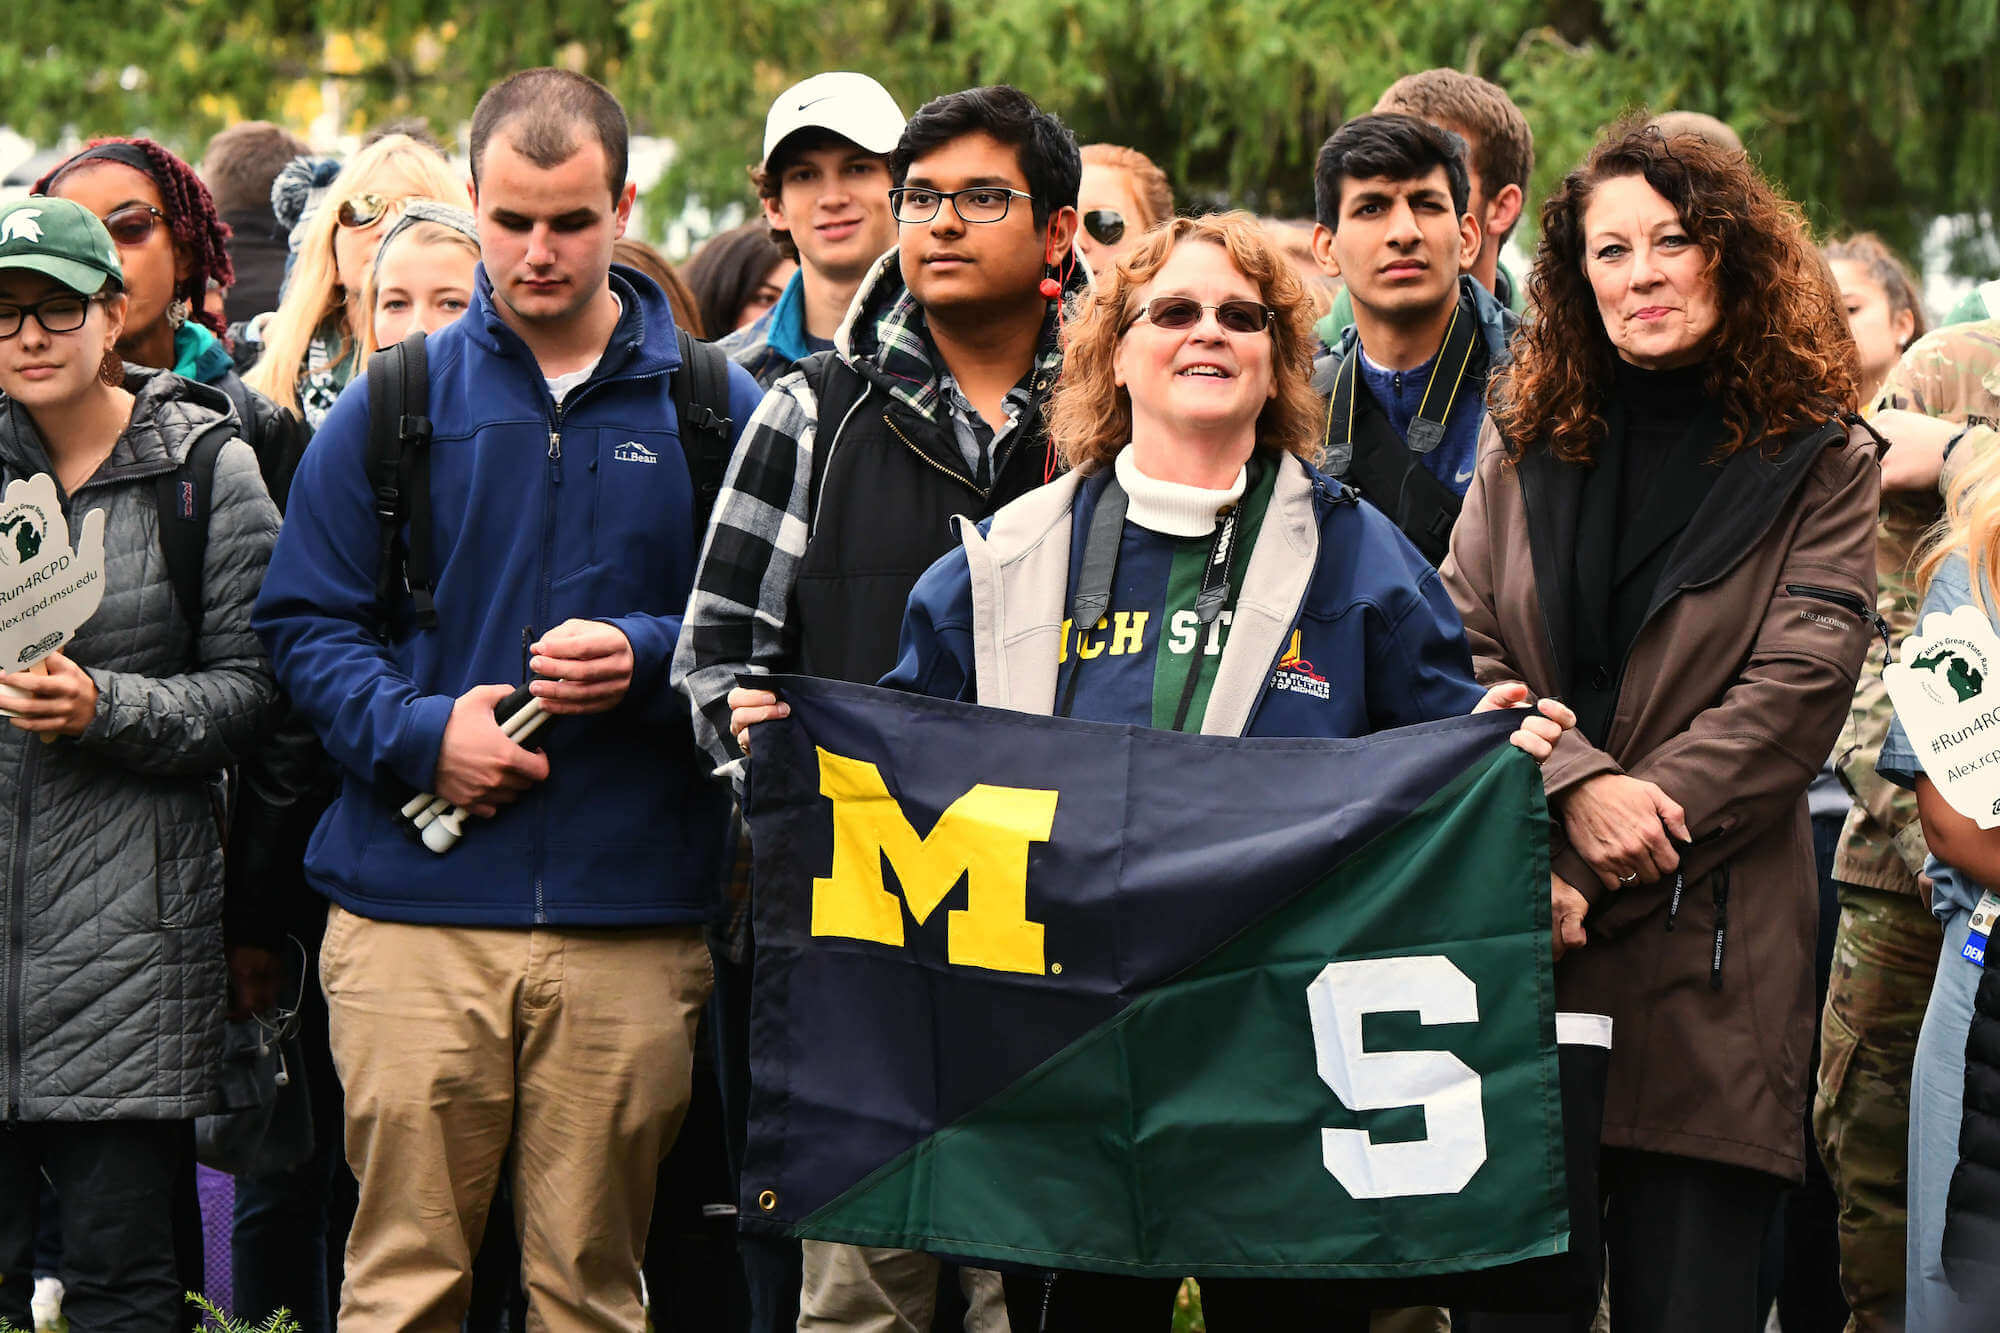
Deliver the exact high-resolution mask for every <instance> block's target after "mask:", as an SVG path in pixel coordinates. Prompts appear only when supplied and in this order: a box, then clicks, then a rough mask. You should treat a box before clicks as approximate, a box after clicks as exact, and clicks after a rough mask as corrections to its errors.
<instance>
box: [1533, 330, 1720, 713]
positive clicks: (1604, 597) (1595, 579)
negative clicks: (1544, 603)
mask: <svg viewBox="0 0 2000 1333" xmlns="http://www.w3.org/2000/svg"><path fill="white" fill-rule="evenodd" d="M1705 371H1706V368H1705V367H1704V366H1701V365H1699V364H1697V365H1692V366H1685V367H1682V368H1681V369H1678V370H1641V369H1640V368H1639V367H1637V366H1633V365H1627V364H1626V363H1625V362H1623V361H1620V362H1619V363H1618V371H1617V375H1616V377H1615V379H1614V380H1613V384H1612V391H1611V393H1610V395H1609V396H1608V398H1607V400H1606V402H1605V406H1604V420H1605V426H1606V437H1605V440H1604V443H1603V444H1602V445H1601V446H1599V447H1598V448H1597V450H1595V457H1594V459H1593V460H1592V466H1591V468H1590V475H1589V476H1588V478H1587V479H1586V480H1585V482H1584V485H1583V495H1582V508H1581V512H1580V513H1579V514H1578V516H1577V529H1576V583H1575V587H1576V598H1577V605H1576V607H1575V608H1574V614H1573V615H1572V617H1571V622H1570V623H1571V627H1572V637H1571V646H1572V649H1573V658H1572V660H1573V661H1574V662H1575V664H1576V668H1577V669H1576V672H1575V676H1574V681H1575V690H1574V694H1575V697H1574V698H1572V699H1571V700H1570V702H1571V704H1572V705H1574V706H1575V708H1576V710H1577V726H1578V729H1579V730H1581V731H1582V732H1583V733H1584V735H1585V736H1587V737H1589V738H1590V740H1591V741H1592V743H1594V744H1597V745H1602V744H1604V742H1605V733H1606V732H1607V731H1608V730H1609V728H1610V724H1611V715H1612V713H1613V712H1614V711H1615V710H1616V707H1617V702H1618V699H1617V682H1618V679H1619V678H1620V676H1621V675H1622V674H1623V670H1624V665H1625V658H1626V656H1627V655H1628V654H1629V653H1630V652H1631V650H1632V642H1633V640H1634V639H1636V638H1637V637H1638V635H1639V630H1640V629H1641V628H1642V627H1643V626H1644V624H1645V619H1646V613H1647V612H1648V611H1649V610H1650V609H1651V607H1652V604H1653V602H1654V600H1655V597H1656V594H1657V593H1658V592H1659V587H1658V585H1659V581H1660V577H1661V575H1662V574H1663V573H1664V572H1665V570H1666V567H1667V562H1668V558H1669V557H1670V556H1671V555H1672V554H1673V550H1674V547H1675V546H1676V545H1677V544H1678V542H1679V539H1680V536H1681V534H1682V533H1683V532H1684V531H1685V530H1686V528H1687V525H1688V523H1689V521H1690V520H1691V519H1693V517H1694V515H1695V512H1696V511H1697V510H1698V509H1700V508H1701V504H1702V501H1703V500H1705V499H1707V498H1708V492H1709V488H1710V487H1711V486H1713V485H1714V483H1715V478H1716V476H1717V475H1718V474H1719V473H1720V471H1721V469H1720V468H1718V467H1717V466H1716V465H1715V464H1713V463H1712V462H1710V461H1709V460H1710V459H1711V458H1712V457H1713V455H1714V453H1715V448H1716V446H1717V445H1718V444H1720V443H1721V442H1722V436H1723V431H1724V429H1725V427H1724V422H1723V417H1722V410H1721V407H1720V405H1719V404H1718V403H1716V402H1715V401H1714V400H1712V399H1711V398H1710V397H1709V396H1708V394H1707V393H1706V392H1705V391H1704V389H1703V387H1702V379H1703V376H1704V374H1705Z"/></svg>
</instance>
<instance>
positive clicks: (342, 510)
mask: <svg viewBox="0 0 2000 1333" xmlns="http://www.w3.org/2000/svg"><path fill="white" fill-rule="evenodd" d="M611 285H612V289H613V291H615V292H616V293H617V295H618V298H619V301H620V302H621V303H622V305H623V313H622V316H621V318H620V319H619V322H618V327H617V329H616V330H615V331H614V332H613V333H612V335H611V340H610V343H609V344H608V345H607V346H606V348H605V351H604V357H603V359H602V360H601V361H600V362H599V364H598V366H597V369H596V371H595V373H593V374H592V376H591V377H590V379H589V380H588V381H586V382H585V383H584V384H582V385H579V386H578V387H577V388H575V389H572V390H571V391H570V393H569V395H568V397H567V399H566V402H565V404H564V406H563V408H562V409H561V410H560V411H558V410H557V408H556V405H555V402H554V399H553V398H552V397H551V396H550V394H549V391H548V385H547V382H546V380H545V379H544V378H543V376H542V373H541V370H540V368H539V367H538V366H537V365H536V363H535V359H534V357H533V355H532V354H530V352H529V351H528V348H527V345H526V344H525V343H523V342H522V341H521V339H520V338H519V337H518V336H517V335H516V334H515V333H514V332H513V330H512V329H510V328H508V327H507V325H506V324H505V323H504V322H502V320H501V318H500V316H499V314H498V313H497V312H496V311H495V309H494V306H493V293H492V287H491V285H490V284H489V283H488V281H487V278H486V272H485V269H484V268H483V267H482V268H481V269H480V270H479V274H478V281H477V284H476V286H477V294H476V296H475V298H474V302H473V306H472V309H471V310H469V311H467V312H466V314H465V316H464V317H463V318H461V319H460V320H459V321H458V322H457V323H455V324H452V325H450V326H448V327H446V328H444V329H441V330H439V331H438V332H437V333H436V334H435V335H433V336H432V337H431V339H430V341H429V358H430V375H431V393H430V417H431V422H432V427H433V432H434V435H433V443H432V447H431V503H432V509H433V515H434V519H433V530H434V533H435V543H436V557H437V571H438V582H437V613H438V621H439V623H438V627H437V628H436V629H434V630H428V631H415V630H413V631H411V632H408V633H406V634H402V635H400V636H398V637H397V639H396V640H395V642H393V643H389V644H385V643H383V642H382V641H381V640H380V639H378V638H377V637H376V636H375V634H374V633H373V626H374V624H375V614H374V611H373V602H374V597H375V579H376V549H377V531H378V530H377V524H376V519H375V515H374V512H373V505H372V499H371V496H370V492H369V488H368V483H367V478H366V475H365V459H366V450H367V434H368V388H367V382H366V379H365V378H362V379H357V380H356V381H355V382H354V383H353V384H351V385H350V386H349V387H348V389H347V391H346V392H345V393H343V394H342V395H341V397H340V401H339V402H337V403H336V404H334V407H333V410H332V411H331V412H330V413H329V414H328V416H327V418H326V421H325V423H324V424H323V425H322V426H321V427H320V430H319V433H318V434H317V435H316V436H315V437H314V439H313V443H312V447H311V448H310V449H309V450H308V451H307V453H306V456H305V459H304V461H303V462H302V463H301V465H300V467H299V471H298V475H297V478H296V479H295V480H294V482H293V484H292V491H291V505H290V508H289V509H288V510H287V514H286V520H285V526H284V530H283V532H282V533H281V535H280V537H279V541H278V548H277V551H276V552H275V553H274V555H273V557H272V562H271V571H270V575H269V577H268V578H267V579H266V581H265V584H264V591H263V595H262V596H261V597H260V598H259V599H258V602H257V609H256V616H255V624H256V628H257V631H258V633H259V634H260V635H261V636H262V637H263V640H264V643H265V645H266V646H267V647H268V648H269V650H270V653H271V659H272V662H273V663H274V664H275V665H276V667H277V671H278V677H279V680H280V682H281V683H282V684H283V685H284V687H285V690H286V693H287V694H289V695H290V697H291V699H292V701H293V703H294V705H295V706H296V707H297V708H298V709H299V710H300V712H301V713H303V714H304V716H305V717H306V718H307V719H308V720H309V721H310V722H311V723H312V726H313V728H314V730H315V731H317V732H318V733H319V736H320V738H321V739H322V740H323V741H324V742H325V745H326V748H327V751H328V753H330V754H331V755H332V756H333V758H334V759H335V760H336V761H337V762H338V763H339V764H340V765H341V767H342V769H343V770H344V771H343V781H342V786H341V792H340V796H339V798H338V799H337V800H336V801H335V802H334V804H333V806H332V808H331V809H330V810H328V812H327V814H326V816H325V818H323V819H322V820H321V821H320V824H319V827H318V829H317V830H316V831H315V833H314V835H313V839H312V843H311V846H310V848H309V849H308V852H307V855H306V875H307V879H308V880H309V882H310V883H311V884H312V885H313V887H314V888H316V889H318V890H319V891H320V892H322V893H324V894H326V895H327V896H328V897H329V898H332V899H333V900H334V901H335V902H337V903H339V904H340V905H341V906H343V907H345V908H347V909H349V910H350V911H353V912H356V913H359V914H360V915H363V916H368V917H373V918H376V919H380V920H389V921H409V922H428V923H441V924H456V925H530V924H541V923H548V924H554V925H570V926H606V925H641V924H664V923H673V922H695V921H701V920H705V919H707V917H708V916H709V915H710V914H711V912H712V910H713V908H714V905H715V903H716V899H717V888H718V870H717V859H718V853H719V847H720V844H721V840H722V833H723V829H724V825H725V823H726V819H727V814H728V807H727V797H726V795H725V794H724V793H723V792H722V791H721V790H720V789H719V788H716V787H714V786H712V785H711V784H710V783H709V782H708V780H707V777H706V764H705V763H704V762H703V760H702V758H701V756H700V755H699V754H698V753H697V752H696V750H695V747H694V740H693V734H692V730H691V726H690V723H689V718H688V712H687V705H686V704H685V703H684V702H682V701H681V700H680V699H679V697H678V696H677V695H676V694H675V693H674V692H673V690H672V689H671V688H670V687H669V686H668V683H667V664H668V662H669V661H670V660H671V659H672V657H673V653H674V645H675V641H676V639H677V638H678V637H679V634H680V624H681V611H682V608H683V607H684V606H685V605H686V602H687V597H688V590H689V587H690V585H691V584H692V582H693V579H694V568H695V563H696V558H697V556H698V554H699V552H700V547H701V540H702V534H701V533H700V532H697V531H695V530H694V529H693V524H692V517H691V516H692V501H693V489H692V486H691V484H690V481H689V477H688V469H687V464H686V461H685V459H684V457H683V455H682V453H681V447H680V437H679V433H678V424H677V420H676V416H675V412H674V404H673V393H672V388H671V381H670V377H669V376H670V372H672V371H673V370H674V369H675V368H677V367H678V366H679V364H680V351H679V347H678V346H677V344H676V341H675V335H674V325H673V319H672V316H671V315H670V314H669V313H668V310H667V302H666V298H665V297H664V296H663V295H662V294H661V292H660V289H659V288H658V287H657V286H655V285H654V284H653V283H652V282H651V281H650V280H649V279H647V278H645V277H644V276H643V275H641V274H639V273H636V272H634V271H633V270H630V269H625V268H614V269H613V270H612V274H611ZM729 384H730V416H731V418H732V420H733V421H734V422H735V423H736V427H735V429H736V430H737V431H738V432H740V431H741V428H742V425H743V423H744V422H746V421H748V420H749V418H750V414H751V412H752V411H753V410H754V409H755V407H756V405H757V400H758V397H759V395H758V391H757V388H756V384H755V383H754V381H752V380H751V378H750V377H749V376H748V375H747V374H745V373H744V372H743V371H742V370H741V369H740V368H737V367H734V366H732V367H731V368H730V372H729ZM571 618H587V619H596V620H602V621H604V622H606V623H607V624H611V625H615V626H617V627H618V629H619V630H621V631H623V633H624V634H625V637H626V638H627V639H629V640H630V641H631V644H632V652H633V658H634V665H633V673H632V686H631V690H630V693H629V694H628V695H627V696H626V698H625V700H624V701H623V702H622V703H621V704H620V705H619V706H618V707H617V708H614V709H612V710H611V711H610V712H607V713H602V714H598V715H595V716H590V717H562V718H556V719H553V720H552V721H551V722H550V723H549V724H548V726H547V727H546V728H545V729H544V730H543V731H542V732H541V734H540V735H539V736H537V737H536V740H535V742H534V743H535V745H536V746H538V747H539V748H541V749H543V750H545V751H546V752H547V754H548V757H549V765H550V775H549V778H548V780H547V781H546V782H543V783H541V784H538V785H537V786H536V787H535V788H533V789H532V790H531V791H530V792H528V793H527V794H526V795H525V796H524V797H523V798H522V799H521V801H520V802H519V803H518V804H515V805H512V806H507V807H503V808H502V810H501V812H500V813H499V815H498V816H496V817H495V818H493V819H491V820H474V821H471V822H470V823H469V824H468V826H467V830H466V834H465V837H464V839H463V841H461V842H460V843H459V845H458V846H457V847H456V848H455V849H453V850H452V851H451V852H449V853H447V854H445V855H442V856H440V855H436V854H434V853H432V852H430V851H427V850H425V849H424V847H423V846H422V845H420V844H419V843H418V842H417V841H416V840H415V838H413V837H412V836H410V835H408V834H407V833H406V832H405V831H404V827H405V826H404V825H403V824H402V823H401V821H400V820H399V819H398V815H397V811H398V807H399V806H401V805H402V803H403V802H404V800H406V799H407V798H408V796H409V795H410V793H411V792H412V791H413V790H427V789H429V788H430V786H431V780H432V776H433V773H434V770H435V768H436V765H437V757H438V747H439V744H440V742H441V741H442V739H443V737H444V728H445V720H446V718H447V717H448V716H449V715H450V713H451V707H452V703H453V701H454V699H455V698H456V697H457V696H458V695H460V694H463V693H464V692H465V691H466V690H468V689H471V688H472V687H474V686H477V685H488V684H497V683H516V684H517V683H519V682H520V681H521V679H522V677H523V672H524V670H525V664H524V662H523V657H524V652H523V638H524V636H528V637H532V636H538V635H540V634H542V633H544V632H545V631H547V630H549V629H552V628H554V627H555V626H556V625H559V624H561V623H562V622H563V621H565V620H568V619H571Z"/></svg>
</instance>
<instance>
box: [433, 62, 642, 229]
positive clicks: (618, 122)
mask: <svg viewBox="0 0 2000 1333" xmlns="http://www.w3.org/2000/svg"><path fill="white" fill-rule="evenodd" d="M502 126H506V127H507V128H508V131H509V132H508V140H509V142H510V143H511V144H512V147H513V151H514V152H515V153H516V154H518V155H519V156H521V157H524V158H526V159H527V160H528V164H529V165H530V166H534V167H539V168H542V169H543V170H547V169H549V168H552V167H557V166H560V165H562V164H563V163H565V162H567V161H569V160H570V158H571V157H572V156H574V155H575V153H576V150H577V143H578V141H579V136H587V137H589V138H592V139H594V140H596V142H597V146H598V148H599V150H600V151H601V152H602V153H603V156H604V166H605V175H606V176H607V177H608V178H609V179H610V182H611V193H612V194H613V195H615V196H618V197H619V198H621V199H622V200H623V201H624V202H623V204H622V209H623V211H622V212H621V213H620V215H619V216H620V222H621V226H622V223H623V218H624V217H625V216H626V215H627V214H629V213H630V212H631V209H632V192H631V191H629V190H628V189H627V188H626V182H625V170H626V167H627V165H628V164H627V156H628V153H629V151H630V147H631V141H632V130H631V127H630V125H628V124H627V123H626V120H625V108H624V107H622V106H620V105H618V99H617V98H615V97H613V96H612V95H611V90H610V89H608V88H606V87H605V86H604V85H603V84H601V83H599V82H597V81H596V80H595V79H587V78H585V77H584V76H583V75H581V74H572V73H570V72H569V71H568V70H566V69H524V70H522V71H521V72H520V73H518V74H511V75H509V76H508V77H507V78H505V79H503V80H501V81H500V82H499V83H496V84H494V85H493V86H492V87H491V88H488V89H487V90H486V92H485V94H484V95H483V96H482V97H481V98H480V99H479V105H477V106H475V107H473V108H472V134H471V141H470V143H469V144H468V151H469V153H470V155H471V159H472V189H473V193H474V194H475V195H476V194H477V193H478V191H479V171H480V165H481V163H482V162H484V160H485V158H486V143H487V140H489V139H491V138H492V137H493V135H494V133H495V132H496V131H498V130H499V129H500V128H501V127H502Z"/></svg>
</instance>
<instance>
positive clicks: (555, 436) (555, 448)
mask: <svg viewBox="0 0 2000 1333" xmlns="http://www.w3.org/2000/svg"><path fill="white" fill-rule="evenodd" d="M549 457H550V458H561V457H562V432H561V431H559V430H552V431H550V432H549Z"/></svg>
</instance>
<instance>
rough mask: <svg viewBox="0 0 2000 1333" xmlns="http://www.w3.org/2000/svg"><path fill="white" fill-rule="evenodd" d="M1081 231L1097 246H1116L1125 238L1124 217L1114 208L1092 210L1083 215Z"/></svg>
mask: <svg viewBox="0 0 2000 1333" xmlns="http://www.w3.org/2000/svg"><path fill="white" fill-rule="evenodd" d="M1083 229H1084V231H1085V232H1086V233H1088V234H1089V236H1090V239H1091V240H1093V241H1096V242H1097V243H1098V244H1099V245H1116V244H1118V242H1119V241H1121V240H1123V239H1124V237H1125V215H1124V214H1123V213H1120V212H1119V211H1118V210H1117V209H1115V208H1093V209H1091V210H1090V211H1089V212H1088V213H1085V214H1084V215H1083Z"/></svg>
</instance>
